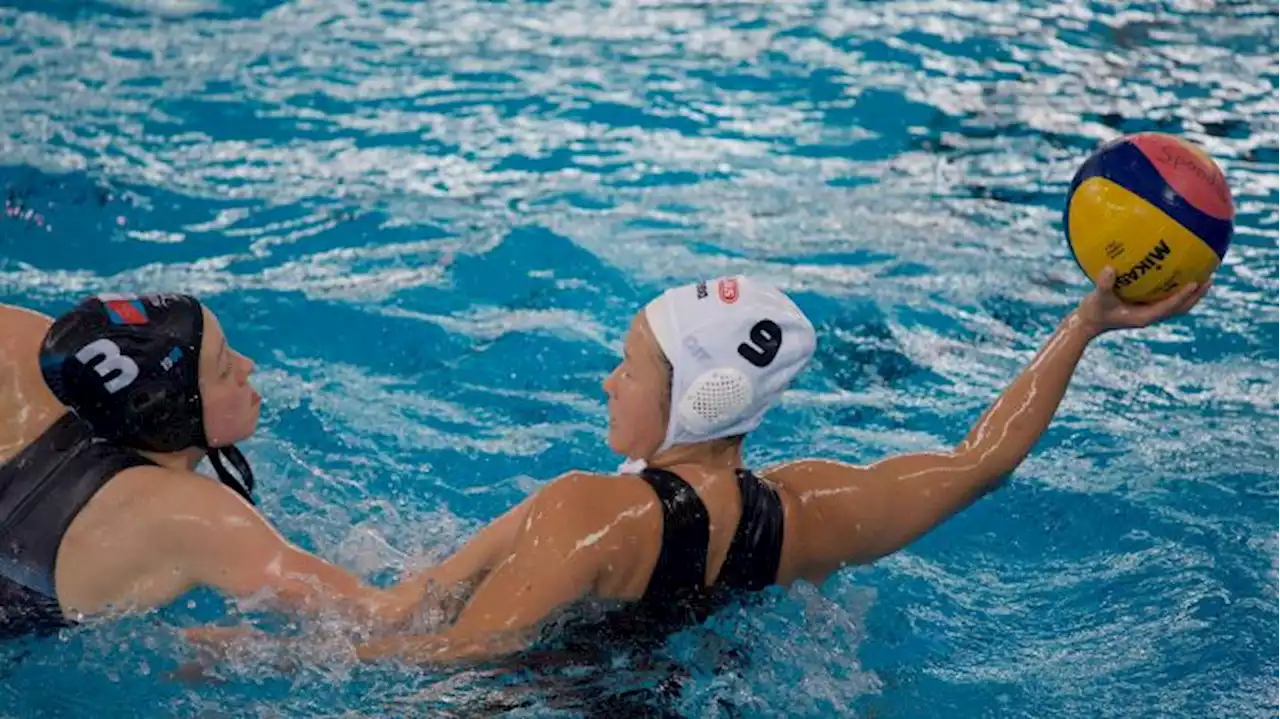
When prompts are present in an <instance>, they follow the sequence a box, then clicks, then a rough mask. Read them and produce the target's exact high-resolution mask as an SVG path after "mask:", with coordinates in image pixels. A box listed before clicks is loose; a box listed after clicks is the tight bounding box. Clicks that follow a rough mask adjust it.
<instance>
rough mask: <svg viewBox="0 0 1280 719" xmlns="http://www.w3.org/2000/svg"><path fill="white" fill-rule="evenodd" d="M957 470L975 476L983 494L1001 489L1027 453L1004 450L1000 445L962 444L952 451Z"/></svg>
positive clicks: (975, 480) (975, 482)
mask: <svg viewBox="0 0 1280 719" xmlns="http://www.w3.org/2000/svg"><path fill="white" fill-rule="evenodd" d="M951 457H952V462H953V463H954V466H955V468H956V469H957V470H959V471H962V472H964V473H965V474H968V475H969V476H971V477H972V478H973V481H974V484H975V485H977V487H978V488H979V490H980V492H981V493H982V494H986V493H987V492H990V491H993V490H996V489H999V488H1000V487H1002V486H1004V485H1005V483H1006V482H1008V481H1009V477H1010V476H1011V475H1012V474H1013V472H1014V470H1016V469H1017V468H1018V466H1019V465H1021V464H1022V460H1023V459H1024V457H1025V455H1021V454H1017V455H1015V454H1012V453H1009V452H1002V451H1001V450H1000V447H998V446H997V447H981V446H976V447H971V446H966V445H964V444H962V445H960V446H959V447H957V448H956V449H955V451H953V452H952V453H951Z"/></svg>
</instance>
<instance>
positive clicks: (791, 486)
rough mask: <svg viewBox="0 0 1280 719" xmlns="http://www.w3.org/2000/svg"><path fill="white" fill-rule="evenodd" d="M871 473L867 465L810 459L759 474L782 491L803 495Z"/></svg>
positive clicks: (779, 465) (786, 463) (765, 470)
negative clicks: (855, 476)
mask: <svg viewBox="0 0 1280 719" xmlns="http://www.w3.org/2000/svg"><path fill="white" fill-rule="evenodd" d="M870 471H871V468H870V467H868V466H866V465H858V464H850V463H848V462H840V461H838V460H833V459H819V458H815V457H808V458H804V459H796V460H792V461H790V462H784V463H782V464H777V465H774V466H772V467H768V468H766V469H764V470H761V471H760V472H758V473H757V474H758V476H759V477H760V478H761V479H764V480H766V481H768V482H769V483H771V484H773V485H774V486H776V487H778V488H780V489H783V490H788V491H791V492H794V493H797V494H803V493H804V492H806V491H809V490H813V489H820V488H822V487H825V486H828V485H830V484H832V483H833V482H839V483H843V482H847V481H848V480H849V478H850V477H852V476H854V475H861V474H867V473H869V472H870Z"/></svg>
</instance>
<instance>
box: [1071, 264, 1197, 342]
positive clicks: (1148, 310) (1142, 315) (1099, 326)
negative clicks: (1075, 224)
mask: <svg viewBox="0 0 1280 719" xmlns="http://www.w3.org/2000/svg"><path fill="white" fill-rule="evenodd" d="M1115 283H1116V271H1115V268H1114V267H1106V268H1103V270H1102V272H1101V273H1100V274H1099V275H1098V279H1097V282H1096V283H1095V284H1096V285H1097V286H1096V287H1095V288H1094V290H1093V292H1090V293H1089V294H1088V295H1087V296H1086V297H1085V298H1084V299H1083V300H1081V301H1080V306H1079V308H1078V309H1077V310H1076V312H1077V314H1078V315H1079V317H1080V319H1082V320H1084V321H1085V322H1086V323H1087V324H1088V325H1089V326H1090V327H1091V328H1092V329H1093V331H1094V332H1095V333H1096V334H1102V333H1103V332H1109V331H1111V330H1118V329H1131V328H1136V327H1146V326H1147V325H1152V324H1155V323H1157V322H1160V321H1162V320H1166V319H1168V318H1170V317H1176V316H1177V315H1181V314H1184V313H1186V312H1188V311H1189V310H1190V309H1191V308H1192V307H1195V306H1196V303H1197V302H1199V301H1200V300H1201V298H1203V297H1204V295H1205V293H1206V292H1208V291H1209V287H1210V286H1211V285H1212V284H1213V282H1212V280H1210V281H1209V282H1206V283H1204V284H1203V285H1201V284H1197V283H1195V282H1191V283H1188V284H1186V285H1184V286H1183V287H1182V289H1180V290H1178V292H1177V293H1175V294H1173V295H1170V296H1169V297H1166V298H1165V299H1163V300H1160V301H1159V302H1155V303H1152V304H1136V303H1131V302H1125V301H1124V300H1122V299H1120V298H1119V297H1117V296H1116V294H1115Z"/></svg>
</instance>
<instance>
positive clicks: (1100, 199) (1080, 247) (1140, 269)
mask: <svg viewBox="0 0 1280 719" xmlns="http://www.w3.org/2000/svg"><path fill="white" fill-rule="evenodd" d="M1067 224H1068V226H1067V232H1068V233H1069V236H1070V238H1071V247H1072V250H1073V251H1074V252H1075V255H1076V260H1078V261H1079V263H1080V266H1081V267H1082V268H1083V269H1084V271H1085V274H1087V275H1089V277H1091V278H1095V281H1096V278H1097V276H1098V274H1099V273H1100V272H1102V268H1103V267H1105V266H1107V265H1108V264H1109V265H1111V266H1112V267H1114V268H1115V269H1116V294H1117V295H1118V296H1119V297H1120V298H1121V299H1123V300H1126V301H1128V302H1155V301H1157V300H1160V299H1162V298H1164V297H1167V296H1169V295H1171V294H1173V293H1174V292H1177V291H1178V288H1179V287H1182V286H1183V285H1185V284H1187V283H1189V282H1199V283H1203V282H1205V281H1207V280H1208V279H1209V278H1210V277H1211V276H1212V275H1213V272H1214V270H1216V269H1217V268H1218V264H1219V259H1218V256H1217V255H1216V254H1215V253H1214V251H1213V250H1212V249H1210V247H1209V246H1208V245H1207V244H1205V243H1204V242H1203V241H1202V240H1201V239H1200V238H1198V237H1196V236H1195V235H1193V234H1191V232H1190V231H1189V230H1187V228H1185V227H1183V226H1182V225H1180V224H1178V223H1177V222H1175V221H1174V220H1173V219H1172V218H1170V217H1169V216H1168V215H1166V214H1165V213H1164V212H1162V211H1160V209H1159V208H1157V207H1154V206H1153V205H1151V204H1150V203H1148V202H1147V201H1146V200H1144V199H1142V198H1141V197H1138V196H1137V195H1135V194H1134V193H1132V192H1130V191H1129V190H1126V189H1125V188H1123V187H1121V186H1120V185H1118V184H1116V183H1114V182H1112V181H1111V180H1108V179H1105V178H1102V177H1091V178H1089V179H1088V180H1085V181H1084V182H1082V183H1080V185H1079V186H1077V187H1076V191H1075V192H1074V193H1073V194H1072V195H1071V205H1070V207H1069V209H1068V213H1067Z"/></svg>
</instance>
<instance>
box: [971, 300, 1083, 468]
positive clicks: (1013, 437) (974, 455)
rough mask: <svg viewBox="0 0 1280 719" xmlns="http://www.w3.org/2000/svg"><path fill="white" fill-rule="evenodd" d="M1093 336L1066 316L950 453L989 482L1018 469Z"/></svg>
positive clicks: (1075, 315)
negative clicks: (974, 467) (965, 460)
mask: <svg viewBox="0 0 1280 719" xmlns="http://www.w3.org/2000/svg"><path fill="white" fill-rule="evenodd" d="M1097 334H1098V333H1097V331H1096V330H1095V329H1094V328H1093V327H1091V326H1089V325H1088V324H1087V323H1086V322H1085V321H1083V320H1082V319H1081V318H1080V316H1079V314H1078V313H1077V312H1072V313H1071V314H1070V315H1068V316H1067V318H1066V319H1065V320H1063V321H1062V324H1060V325H1059V326H1058V329H1057V331H1055V332H1054V334H1053V336H1052V337H1050V338H1049V341H1048V342H1046V343H1045V345H1044V347H1042V348H1041V349H1040V351H1039V352H1038V353H1037V354H1036V356H1035V358H1034V359H1033V360H1032V361H1031V363H1030V364H1028V365H1027V367H1026V368H1025V369H1023V371H1022V373H1021V374H1020V375H1018V377H1017V379H1015V380H1014V381H1013V383H1012V384H1010V385H1009V387H1008V388H1007V389H1005V391H1004V392H1003V393H1002V394H1001V395H1000V397H999V399H997V400H996V402H995V403H994V404H993V405H992V406H991V407H990V408H989V409H988V410H987V411H986V412H985V413H983V415H982V417H981V418H980V419H979V420H978V423H977V424H976V425H974V427H973V429H972V430H970V432H969V435H968V436H967V437H965V439H964V441H963V442H961V443H960V444H959V445H958V446H957V447H956V452H955V453H956V454H957V455H959V456H963V457H965V458H969V459H972V460H973V461H975V462H977V463H979V464H980V465H981V466H982V468H983V469H984V470H987V471H984V472H983V474H984V475H988V474H989V475H990V476H991V477H992V479H993V481H994V480H995V479H998V478H1000V477H1003V476H1004V475H1007V474H1008V473H1010V472H1012V471H1013V470H1014V469H1015V468H1017V466H1018V465H1019V464H1021V463H1022V460H1023V459H1025V458H1026V456H1027V454H1029V453H1030V452H1031V450H1032V448H1033V447H1035V445H1036V443H1037V442H1038V441H1039V439H1040V435H1041V434H1043V433H1044V431H1045V429H1047V428H1048V426H1049V423H1050V421H1051V420H1052V419H1053V416H1054V414H1055V413H1056V412H1057V410H1058V405H1059V403H1060V402H1061V401H1062V397H1063V395H1065V394H1066V391H1067V387H1068V385H1069V384H1070V383H1071V377H1072V375H1073V374H1074V373H1075V369H1076V365H1077V364H1078V363H1079V361H1080V358H1081V357H1082V356H1083V355H1084V351H1085V348H1087V347H1088V346H1089V342H1090V341H1091V340H1093V338H1094V337H1096V336H1097Z"/></svg>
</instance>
